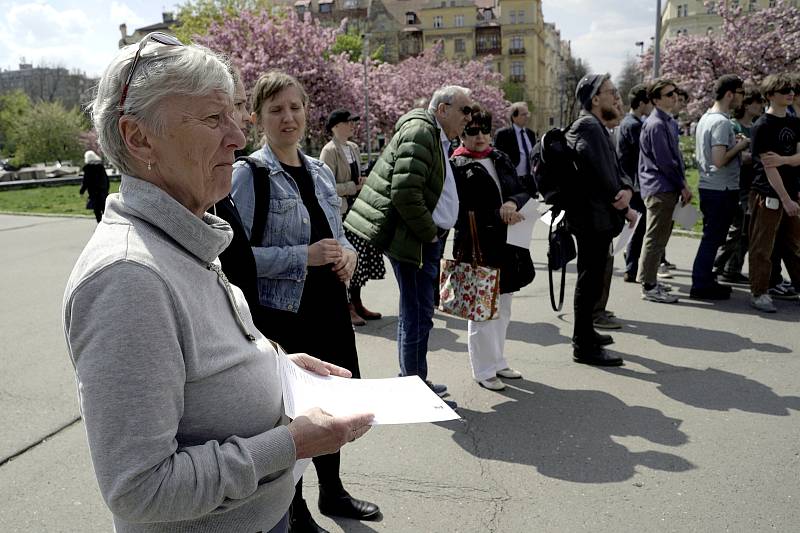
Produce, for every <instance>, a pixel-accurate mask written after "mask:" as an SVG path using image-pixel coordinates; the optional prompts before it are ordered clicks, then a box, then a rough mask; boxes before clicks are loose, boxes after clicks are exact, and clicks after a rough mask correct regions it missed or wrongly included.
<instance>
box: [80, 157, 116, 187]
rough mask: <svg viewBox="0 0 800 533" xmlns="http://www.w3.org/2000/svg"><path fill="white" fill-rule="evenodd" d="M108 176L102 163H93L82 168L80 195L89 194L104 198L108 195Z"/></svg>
mask: <svg viewBox="0 0 800 533" xmlns="http://www.w3.org/2000/svg"><path fill="white" fill-rule="evenodd" d="M108 186H109V183H108V174H106V169H105V167H104V166H103V163H102V162H100V161H94V162H92V163H86V165H84V166H83V183H82V184H81V190H80V193H81V194H83V193H84V192H85V191H88V192H89V196H98V195H100V196H105V195H107V194H108Z"/></svg>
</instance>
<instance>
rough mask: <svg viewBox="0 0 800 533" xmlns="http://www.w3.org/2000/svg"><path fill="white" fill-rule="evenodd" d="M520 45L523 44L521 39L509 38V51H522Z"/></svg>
mask: <svg viewBox="0 0 800 533" xmlns="http://www.w3.org/2000/svg"><path fill="white" fill-rule="evenodd" d="M522 43H523V40H522V37H519V36H517V37H512V38H511V46H510V49H511V50H522V49H523V47H524V45H523V44H522Z"/></svg>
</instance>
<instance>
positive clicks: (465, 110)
mask: <svg viewBox="0 0 800 533" xmlns="http://www.w3.org/2000/svg"><path fill="white" fill-rule="evenodd" d="M444 105H449V106H451V105H453V104H448V103H446V102H445V104H444ZM458 110H459V111H461V112H462V113H463V114H464V116H467V115H472V108H471V107H470V106H468V105H465V106H464V107H459V108H458Z"/></svg>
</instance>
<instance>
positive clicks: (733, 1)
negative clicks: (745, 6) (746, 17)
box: [731, 0, 739, 7]
mask: <svg viewBox="0 0 800 533" xmlns="http://www.w3.org/2000/svg"><path fill="white" fill-rule="evenodd" d="M731 4H732V5H733V7H739V0H731Z"/></svg>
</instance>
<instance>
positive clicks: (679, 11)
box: [678, 4, 683, 18]
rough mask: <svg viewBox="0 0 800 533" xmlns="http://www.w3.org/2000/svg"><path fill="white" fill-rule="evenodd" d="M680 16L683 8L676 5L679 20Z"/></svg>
mask: <svg viewBox="0 0 800 533" xmlns="http://www.w3.org/2000/svg"><path fill="white" fill-rule="evenodd" d="M682 16H683V6H682V5H681V4H678V18H681V17H682Z"/></svg>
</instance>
